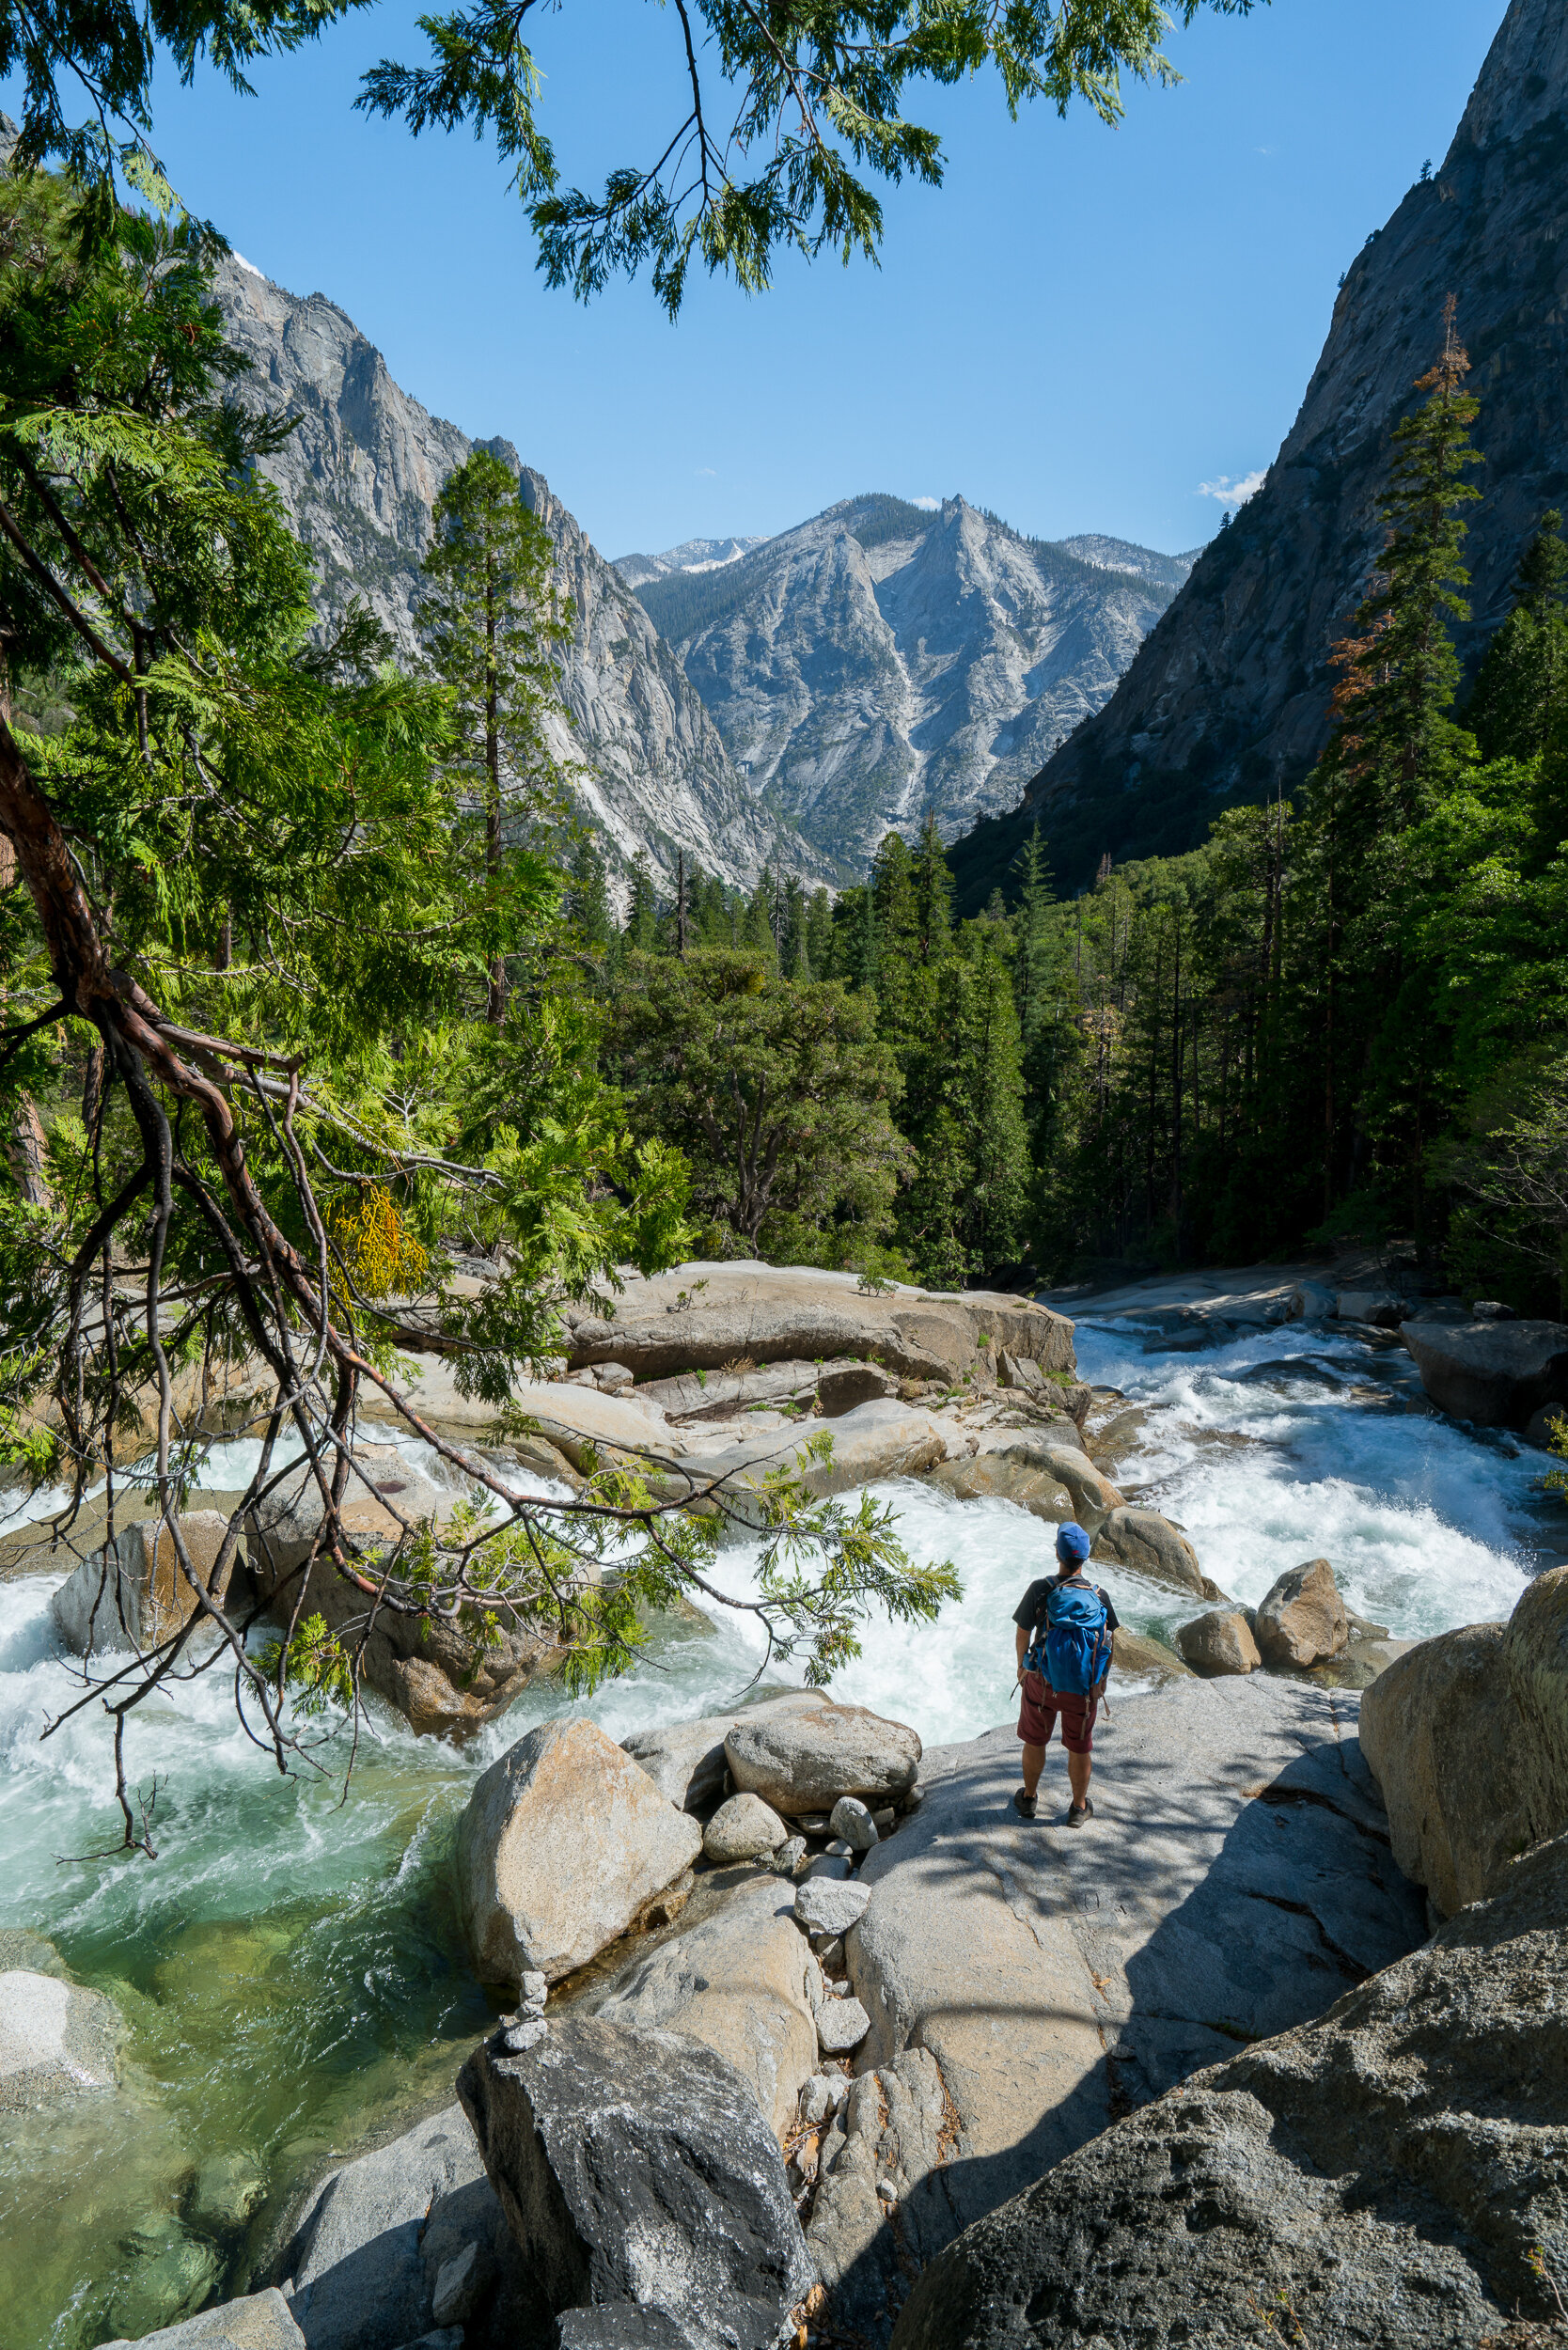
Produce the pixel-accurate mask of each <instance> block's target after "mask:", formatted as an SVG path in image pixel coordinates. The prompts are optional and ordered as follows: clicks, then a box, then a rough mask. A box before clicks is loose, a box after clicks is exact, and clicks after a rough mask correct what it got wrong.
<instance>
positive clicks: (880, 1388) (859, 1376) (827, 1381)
mask: <svg viewBox="0 0 1568 2350" xmlns="http://www.w3.org/2000/svg"><path fill="white" fill-rule="evenodd" d="M898 1391H899V1383H898V1380H897V1379H896V1377H895V1376H894V1374H893V1373H892V1372H891V1371H884V1370H883V1369H882V1367H881V1365H880V1364H879V1363H850V1364H846V1365H845V1367H844V1368H843V1369H842V1370H841V1371H823V1375H822V1377H821V1378H820V1379H819V1380H818V1382H817V1401H818V1402H819V1403H820V1404H821V1406H822V1410H823V1418H826V1419H837V1418H839V1414H840V1413H842V1412H853V1411H854V1410H855V1406H856V1405H857V1404H860V1403H870V1402H873V1401H874V1400H875V1398H876V1397H878V1396H883V1395H897V1393H898Z"/></svg>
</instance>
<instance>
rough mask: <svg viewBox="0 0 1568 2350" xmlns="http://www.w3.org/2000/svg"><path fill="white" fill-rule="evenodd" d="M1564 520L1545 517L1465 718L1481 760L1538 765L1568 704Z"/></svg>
mask: <svg viewBox="0 0 1568 2350" xmlns="http://www.w3.org/2000/svg"><path fill="white" fill-rule="evenodd" d="M1561 534H1562V517H1561V515H1560V513H1558V512H1557V511H1556V510H1555V509H1554V510H1553V511H1551V512H1549V513H1546V514H1544V515H1543V516H1542V518H1541V527H1540V529H1539V530H1538V531H1537V532H1536V534H1535V536H1534V538H1533V539H1532V540H1530V542H1529V546H1528V547H1527V548H1526V549H1525V552H1524V555H1523V556H1522V558H1521V560H1520V564H1519V571H1518V575H1517V578H1516V580H1515V583H1514V595H1513V610H1512V612H1511V613H1510V614H1509V616H1508V619H1506V620H1505V621H1504V622H1503V624H1502V626H1501V628H1500V629H1498V631H1497V635H1495V636H1494V637H1493V639H1492V641H1491V643H1490V644H1489V645H1488V646H1487V648H1486V655H1485V658H1484V660H1483V661H1482V665H1481V667H1480V669H1479V671H1478V672H1477V675H1476V682H1475V691H1474V693H1473V694H1472V695H1471V697H1470V702H1469V707H1468V709H1467V710H1466V713H1465V715H1466V721H1467V723H1468V725H1469V727H1470V729H1471V731H1472V732H1473V733H1474V735H1475V738H1476V747H1477V749H1478V750H1479V751H1480V753H1481V755H1482V759H1485V760H1493V759H1538V758H1539V757H1540V756H1541V754H1542V752H1543V751H1544V750H1545V749H1546V747H1547V745H1548V744H1549V743H1551V741H1552V740H1553V737H1554V735H1555V734H1556V732H1557V731H1558V730H1559V729H1560V726H1561V723H1562V718H1563V714H1564V704H1565V703H1568V612H1565V611H1564V609H1563V601H1564V596H1565V593H1568V546H1564V544H1563V542H1562V535H1561Z"/></svg>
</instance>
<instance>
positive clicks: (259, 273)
mask: <svg viewBox="0 0 1568 2350" xmlns="http://www.w3.org/2000/svg"><path fill="white" fill-rule="evenodd" d="M228 249H229V251H230V253H231V254H233V256H234V258H235V259H236V260H237V261H238V262H239V264H240V267H241V268H242V269H248V270H249V272H250V274H251V275H252V276H253V277H259V278H262V279H265V277H266V274H267V273H266V271H265V270H260V269H258V268H257V266H256V263H255V262H254V261H247V260H246V258H245V257H244V255H243V253H241V252H239V251H238V250H237V249H236V247H235V246H233V245H230V246H229V248H228Z"/></svg>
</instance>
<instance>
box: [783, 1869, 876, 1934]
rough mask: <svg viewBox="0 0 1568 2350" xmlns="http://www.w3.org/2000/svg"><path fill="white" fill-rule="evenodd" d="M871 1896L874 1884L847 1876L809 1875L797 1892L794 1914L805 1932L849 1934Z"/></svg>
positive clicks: (797, 1923)
mask: <svg viewBox="0 0 1568 2350" xmlns="http://www.w3.org/2000/svg"><path fill="white" fill-rule="evenodd" d="M870 1898H871V1893H870V1886H868V1885H864V1884H861V1883H859V1882H858V1881H853V1882H852V1881H850V1880H849V1879H848V1878H847V1877H846V1878H844V1879H835V1878H832V1877H808V1879H807V1881H806V1883H805V1884H804V1885H803V1886H802V1887H801V1888H800V1890H799V1892H798V1893H797V1894H796V1895H795V1899H794V1908H793V1912H792V1915H793V1917H794V1921H795V1923H796V1925H797V1926H799V1928H800V1930H801V1932H802V1933H803V1934H826V1935H835V1934H847V1933H848V1932H849V1930H850V1928H851V1926H853V1925H854V1924H855V1922H856V1920H857V1919H859V1918H860V1917H862V1916H863V1915H864V1912H865V1908H866V1904H867V1903H868V1902H869V1901H870Z"/></svg>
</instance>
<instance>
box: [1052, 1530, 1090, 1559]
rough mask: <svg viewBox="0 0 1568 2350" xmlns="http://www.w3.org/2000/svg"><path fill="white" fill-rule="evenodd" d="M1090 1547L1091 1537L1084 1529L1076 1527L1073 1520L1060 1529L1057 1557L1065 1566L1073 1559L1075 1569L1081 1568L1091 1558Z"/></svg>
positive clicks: (1058, 1531) (1058, 1532)
mask: <svg viewBox="0 0 1568 2350" xmlns="http://www.w3.org/2000/svg"><path fill="white" fill-rule="evenodd" d="M1089 1553H1090V1539H1089V1536H1088V1535H1087V1534H1086V1533H1085V1532H1084V1529H1083V1528H1082V1527H1081V1526H1077V1525H1074V1521H1073V1520H1072V1519H1071V1518H1069V1519H1068V1521H1067V1524H1066V1525H1065V1526H1058V1528H1057V1557H1058V1559H1060V1560H1061V1561H1062V1564H1063V1565H1064V1566H1065V1565H1066V1563H1067V1561H1068V1559H1071V1560H1072V1561H1073V1564H1074V1566H1075V1567H1081V1566H1082V1565H1083V1562H1084V1560H1085V1559H1087V1558H1088V1557H1089Z"/></svg>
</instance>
